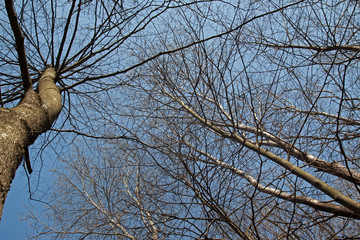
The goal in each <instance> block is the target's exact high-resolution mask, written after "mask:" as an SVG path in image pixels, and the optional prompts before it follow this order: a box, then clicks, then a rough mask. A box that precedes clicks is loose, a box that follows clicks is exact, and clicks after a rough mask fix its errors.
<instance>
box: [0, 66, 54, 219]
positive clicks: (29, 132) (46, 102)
mask: <svg viewBox="0 0 360 240" xmlns="http://www.w3.org/2000/svg"><path fill="white" fill-rule="evenodd" d="M55 75H56V73H55V70H54V69H53V68H48V69H47V70H46V71H45V72H44V73H43V75H42V76H41V78H40V80H39V82H38V92H39V93H37V92H35V91H34V90H33V89H30V90H28V91H27V92H26V94H25V97H24V99H23V100H22V101H21V102H20V103H19V105H18V106H16V107H14V108H8V109H7V108H0V219H1V216H2V210H3V207H4V203H5V199H6V195H7V193H8V191H9V189H10V185H11V182H12V180H13V179H14V177H15V172H16V169H17V168H18V167H19V165H20V163H21V159H22V155H23V154H24V151H25V148H26V147H27V146H29V145H31V144H32V143H34V141H35V140H36V138H37V137H38V136H39V135H40V134H41V133H43V132H46V131H47V130H49V129H50V127H51V125H52V123H53V122H54V121H55V119H56V118H57V116H58V115H59V113H60V111H61V96H60V91H59V89H58V87H57V86H56V85H55V83H54V79H55Z"/></svg>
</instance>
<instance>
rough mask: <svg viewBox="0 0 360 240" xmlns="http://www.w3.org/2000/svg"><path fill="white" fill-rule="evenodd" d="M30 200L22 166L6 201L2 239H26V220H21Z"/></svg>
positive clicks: (0, 232) (1, 226)
mask: <svg viewBox="0 0 360 240" xmlns="http://www.w3.org/2000/svg"><path fill="white" fill-rule="evenodd" d="M28 202H29V192H28V185H27V179H26V176H25V173H24V169H23V167H22V166H20V167H19V169H18V170H17V172H16V176H15V179H14V180H13V183H12V185H11V189H10V191H9V193H8V196H7V198H6V201H5V207H4V210H3V215H2V219H1V223H0V234H1V239H4V240H17V239H26V234H25V225H24V222H21V221H20V218H22V216H23V214H24V213H25V212H26V207H25V204H27V203H28Z"/></svg>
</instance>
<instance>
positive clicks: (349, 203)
mask: <svg viewBox="0 0 360 240" xmlns="http://www.w3.org/2000/svg"><path fill="white" fill-rule="evenodd" d="M164 91H165V94H166V95H168V96H169V97H170V98H172V99H174V100H175V101H177V102H178V103H179V104H180V105H181V107H182V108H184V109H185V110H186V111H187V112H188V113H189V114H191V115H192V116H193V117H194V118H195V119H197V120H198V121H200V122H201V123H202V124H204V126H205V127H207V128H209V129H210V130H212V131H214V132H215V133H216V134H218V135H220V136H222V137H223V138H227V139H230V140H232V141H234V142H237V143H239V144H241V145H243V146H244V147H246V148H248V149H250V150H252V151H254V152H257V153H258V154H260V155H262V156H264V157H266V158H268V159H269V160H271V161H273V162H274V163H276V164H278V165H280V166H282V167H283V168H285V169H287V170H289V171H290V172H291V173H292V174H295V175H296V176H298V177H300V178H301V179H303V180H305V181H306V182H308V183H310V184H311V185H312V186H314V187H315V188H316V189H319V190H320V191H321V192H323V193H325V194H326V195H327V196H329V197H331V198H332V199H334V200H335V201H336V202H338V203H340V204H342V205H343V206H345V207H347V208H349V209H351V210H352V211H354V212H360V203H359V202H357V201H355V200H354V199H352V198H350V197H348V196H346V195H344V194H343V193H341V192H340V191H339V190H337V189H335V188H333V187H331V186H330V185H328V184H327V183H325V182H324V181H321V180H320V179H319V178H317V177H315V176H313V175H312V174H310V173H308V172H306V171H305V170H303V169H302V168H300V167H298V166H296V165H294V164H292V163H291V162H289V161H287V160H286V159H284V158H282V157H280V156H278V155H276V154H275V153H273V152H271V151H269V150H267V149H264V148H262V147H261V146H260V145H259V144H257V143H253V142H251V141H249V140H248V139H246V138H243V137H241V136H239V135H238V134H236V133H235V132H229V131H226V130H224V129H222V128H220V127H218V126H216V125H215V124H214V123H213V122H211V121H209V120H207V119H206V118H203V117H201V116H200V115H199V114H198V113H197V112H196V111H195V110H194V109H192V108H190V107H189V106H188V105H186V104H185V103H184V102H183V101H182V100H181V99H179V98H177V97H175V96H173V95H171V94H170V93H168V92H167V91H166V90H165V89H164Z"/></svg>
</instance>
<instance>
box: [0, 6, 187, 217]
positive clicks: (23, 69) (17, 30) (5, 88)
mask: <svg viewBox="0 0 360 240" xmlns="http://www.w3.org/2000/svg"><path fill="white" fill-rule="evenodd" d="M184 4H186V3H181V2H180V3H177V2H174V3H172V2H171V1H142V2H138V1H132V2H126V3H123V1H113V0H111V1H83V0H75V1H55V0H53V1H11V0H4V2H3V3H1V4H0V6H1V13H2V18H1V21H2V24H1V27H0V32H1V39H0V48H1V53H0V65H1V70H0V76H1V99H0V100H1V106H2V107H3V108H2V109H1V117H0V119H1V124H0V125H1V137H2V144H1V150H0V153H1V159H0V162H1V170H0V186H1V189H0V193H1V195H0V216H1V213H2V208H3V205H4V201H5V198H6V194H7V192H8V191H9V188H10V184H11V181H12V179H13V178H14V176H15V171H16V169H17V168H18V166H19V165H20V163H21V161H22V158H21V156H22V155H25V158H26V164H27V166H28V170H29V173H31V172H32V169H31V166H30V161H29V157H28V155H29V154H28V150H27V149H28V146H29V145H31V144H33V143H34V141H35V140H36V139H37V137H38V136H39V135H40V134H42V133H44V132H47V131H48V130H49V129H50V128H51V126H52V125H53V123H54V121H55V120H56V119H57V117H58V115H59V114H60V111H61V109H62V115H61V116H60V119H59V121H58V122H59V123H58V125H59V126H60V127H61V126H64V125H65V124H69V125H72V126H74V127H75V128H78V127H84V126H85V125H83V123H82V122H81V121H77V120H76V118H77V116H75V115H76V113H79V112H80V111H81V110H82V109H81V107H82V106H81V95H87V94H90V95H91V94H92V93H94V92H95V93H100V92H106V91H108V90H109V89H112V88H114V86H121V85H122V84H124V81H123V80H122V79H121V78H120V77H119V75H120V74H121V73H124V72H127V71H129V70H130V69H132V68H135V67H137V66H139V65H141V64H142V62H137V61H136V60H137V59H135V58H134V57H133V56H131V55H129V51H127V50H128V48H129V47H134V46H135V43H136V41H137V37H139V36H140V35H141V34H140V33H141V32H142V31H143V30H144V29H145V28H146V26H147V25H149V23H151V22H152V21H153V20H154V19H156V18H157V17H159V16H161V14H163V13H164V12H166V10H167V9H169V8H177V7H180V6H182V5H184ZM147 61H148V60H147ZM145 62H146V61H145ZM55 83H56V84H58V85H59V87H56V86H55ZM33 85H35V86H33ZM34 88H36V91H35V90H34ZM60 92H62V97H60ZM94 97H95V94H94ZM61 98H62V100H61ZM61 103H62V104H61ZM78 106H80V107H78ZM45 138H46V137H45ZM48 143H49V141H47V143H45V145H47V144H48ZM35 170H37V171H38V170H39V169H35Z"/></svg>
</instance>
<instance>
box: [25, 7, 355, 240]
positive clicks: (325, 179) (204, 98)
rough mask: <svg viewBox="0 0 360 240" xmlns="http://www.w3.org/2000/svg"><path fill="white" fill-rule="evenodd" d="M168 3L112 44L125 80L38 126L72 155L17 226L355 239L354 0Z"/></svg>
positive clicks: (116, 235) (137, 234)
mask: <svg viewBox="0 0 360 240" xmlns="http://www.w3.org/2000/svg"><path fill="white" fill-rule="evenodd" d="M182 6H183V7H181V8H176V9H173V10H174V11H169V12H168V14H164V15H162V16H161V17H159V18H158V20H159V21H155V22H154V23H156V27H153V28H148V29H147V30H146V31H144V35H143V36H142V38H141V39H139V41H138V42H136V46H137V47H138V48H137V49H128V50H130V51H131V52H132V54H133V55H132V56H135V57H137V62H140V63H142V65H141V68H132V69H131V70H130V71H128V72H127V73H126V78H125V76H124V79H126V80H127V83H128V84H127V85H126V86H121V87H118V88H117V87H114V89H112V90H109V89H107V93H108V95H103V96H97V95H96V94H94V95H90V94H87V95H85V96H84V98H83V105H84V106H85V105H86V107H87V108H86V111H87V112H88V113H91V116H85V117H83V118H81V117H79V118H78V121H80V119H83V120H86V121H87V122H85V121H83V122H84V123H83V124H84V125H79V127H77V128H74V129H66V128H62V129H53V130H54V131H57V132H59V133H60V134H68V133H69V132H72V134H75V135H76V136H78V137H79V136H82V137H83V140H82V141H80V140H78V142H77V144H79V146H82V148H81V149H83V152H78V154H74V155H68V156H66V157H63V159H64V161H65V162H64V165H65V166H68V168H67V169H68V170H67V171H64V172H63V171H60V170H59V172H58V174H59V182H58V188H59V189H60V190H61V191H60V190H56V191H54V195H53V198H49V203H50V205H49V215H48V216H46V217H42V216H36V215H30V217H31V219H33V221H34V222H35V223H36V224H37V227H38V228H36V229H35V232H34V233H33V234H32V236H33V237H34V238H37V237H38V238H41V237H44V236H45V237H47V238H48V237H53V238H55V239H56V238H61V237H64V236H75V238H82V239H83V238H89V239H92V238H94V239H95V238H97V237H100V236H101V238H108V239H142V238H143V239H148V238H150V237H151V238H153V239H168V238H171V239H284V238H289V239H303V238H306V239H351V238H353V237H356V236H358V235H359V234H360V233H359V219H360V202H359V201H360V199H359V194H360V189H359V185H360V171H359V149H360V148H359V138H358V137H359V134H358V129H359V124H360V121H359V116H358V114H359V113H358V111H359V99H360V97H359V91H358V87H359V74H358V67H359V61H358V52H359V46H358V43H359V42H360V39H359V32H358V31H359V27H358V26H357V23H358V21H359V9H360V8H359V6H358V3H357V2H356V1H342V2H336V3H334V2H331V1H315V2H314V1H298V2H291V3H287V5H284V4H283V3H282V2H281V1H279V2H274V1H271V2H270V1H249V2H246V1H245V2H244V1H238V2H235V1H234V2H230V3H228V2H223V1H214V2H199V3H197V4H184V5H182ZM145 33H146V34H145ZM149 39H151V41H149ZM139 49H140V51H138V50H139ZM150 60H151V61H150ZM95 96H96V97H95ZM92 124H94V125H92ZM80 126H81V127H80ZM92 126H93V127H92ZM95 126H96V127H95ZM97 126H101V127H100V130H99V129H98V128H97ZM75 142H76V141H75ZM92 144H94V145H92ZM85 145H88V146H89V148H88V151H89V152H88V151H85V150H84V149H86V148H85V147H84V146H85ZM53 199H56V200H57V201H55V202H52V201H50V200H53ZM64 203H66V204H64ZM74 216H75V217H74ZM49 220H51V222H54V223H53V224H48V223H49V222H50V221H49Z"/></svg>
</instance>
